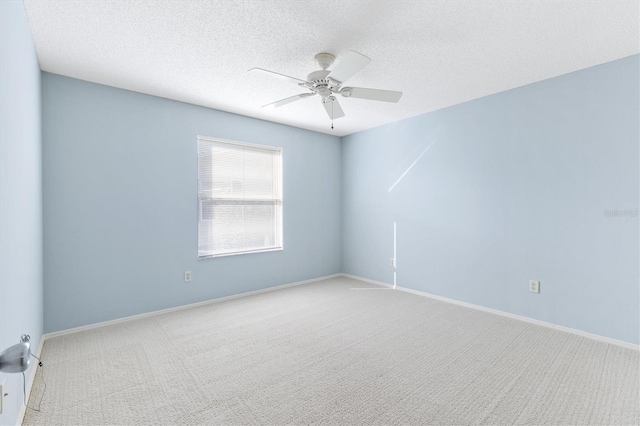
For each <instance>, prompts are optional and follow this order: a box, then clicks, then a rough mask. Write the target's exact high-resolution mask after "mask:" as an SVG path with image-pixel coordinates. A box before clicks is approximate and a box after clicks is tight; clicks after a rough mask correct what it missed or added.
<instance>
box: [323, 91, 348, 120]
mask: <svg viewBox="0 0 640 426" xmlns="http://www.w3.org/2000/svg"><path fill="white" fill-rule="evenodd" d="M322 104H323V105H324V109H325V110H327V114H329V118H330V119H332V120H335V119H337V118H340V117H344V111H342V107H340V104H339V103H338V100H337V99H336V98H334V97H333V96H332V97H330V98H328V99H326V100H323V101H322Z"/></svg>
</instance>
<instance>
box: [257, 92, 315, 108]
mask: <svg viewBox="0 0 640 426" xmlns="http://www.w3.org/2000/svg"><path fill="white" fill-rule="evenodd" d="M313 95H315V93H300V94H299V95H295V96H291V97H289V98H284V99H280V100H279V101H276V102H272V103H270V104H266V105H263V106H262V108H278V107H281V106H282V105H286V104H290V103H291V102H295V101H299V100H300V99H304V98H308V97H309V96H313Z"/></svg>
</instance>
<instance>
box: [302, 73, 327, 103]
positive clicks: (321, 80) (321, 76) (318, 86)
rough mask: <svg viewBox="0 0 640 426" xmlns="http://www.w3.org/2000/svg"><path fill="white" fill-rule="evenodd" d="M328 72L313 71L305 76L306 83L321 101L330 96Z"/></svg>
mask: <svg viewBox="0 0 640 426" xmlns="http://www.w3.org/2000/svg"><path fill="white" fill-rule="evenodd" d="M329 73H330V71H327V70H319V71H314V72H312V73H311V74H309V75H308V76H307V81H308V82H309V83H311V85H312V86H313V90H314V91H315V92H316V93H317V94H318V95H320V96H321V97H322V98H323V99H324V98H326V97H328V96H331V93H332V92H331V89H332V86H331V82H330V81H329V80H328V79H327V76H328V75H329Z"/></svg>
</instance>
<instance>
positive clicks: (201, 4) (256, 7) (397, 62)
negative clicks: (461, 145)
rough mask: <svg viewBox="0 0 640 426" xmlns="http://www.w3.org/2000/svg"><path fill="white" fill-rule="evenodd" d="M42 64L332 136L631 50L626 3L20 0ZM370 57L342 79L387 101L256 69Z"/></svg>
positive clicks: (630, 7)
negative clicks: (354, 54)
mask: <svg viewBox="0 0 640 426" xmlns="http://www.w3.org/2000/svg"><path fill="white" fill-rule="evenodd" d="M24 3H25V6H26V11H27V15H28V17H29V21H30V24H31V28H32V31H33V35H34V40H35V46H36V50H37V53H38V58H39V61H40V66H41V68H42V70H44V71H48V72H51V73H56V74H62V75H66V76H70V77H75V78H79V79H82V80H88V81H92V82H96V83H101V84H106V85H110V86H115V87H120V88H124V89H129V90H133V91H137V92H142V93H147V94H151V95H156V96H160V97H165V98H169V99H174V100H179V101H184V102H188V103H192V104H196V105H202V106H206V107H211V108H215V109H220V110H224V111H229V112H234V113H238V114H242V115H246V116H250V117H257V118H261V119H264V120H269V121H275V122H278V123H284V124H288V125H292V126H296V127H302V128H305V129H311V130H316V131H319V132H324V133H329V134H334V135H337V136H344V135H347V134H350V133H354V132H357V131H361V130H365V129H368V128H372V127H377V126H380V125H382V124H386V123H390V122H394V121H398V120H401V119H403V118H407V117H412V116H415V115H419V114H422V113H425V112H429V111H433V110H436V109H440V108H443V107H446V106H450V105H454V104H457V103H461V102H465V101H468V100H471V99H475V98H478V97H482V96H486V95H489V94H492V93H497V92H501V91H504V90H508V89H512V88H514V87H518V86H522V85H525V84H529V83H532V82H536V81H540V80H544V79H547V78H551V77H555V76H558V75H561V74H565V73H568V72H572V71H576V70H580V69H583V68H586V67H589V66H593V65H596V64H601V63H604V62H609V61H612V60H615V59H619V58H623V57H626V56H629V55H633V54H637V53H638V52H639V51H640V49H639V45H638V27H639V23H638V8H639V7H640V6H639V4H638V2H637V1H610V0H593V1H588V2H579V1H573V0H562V1H552V2H551V1H550V2H542V1H530V0H526V1H512V0H504V1H482V2H476V1H455V2H454V1H418V0H415V1H410V0H403V1H381V0H377V1H371V0H360V1H354V0H323V1H322V2H300V1H298V0H256V1H229V0H218V1H215V0H214V1H212V0H206V1H197V0H192V1H183V0H179V1H167V0H138V1H131V0H109V1H106V0H103V1H72V0H64V1H62V0H58V1H56V0H25V1H24ZM349 50H355V51H358V52H360V53H362V54H364V55H367V56H369V57H370V58H371V59H372V62H371V63H370V64H369V65H368V66H367V67H366V68H365V69H364V70H363V71H362V72H361V73H359V74H358V75H356V76H355V77H353V78H352V79H351V80H350V81H349V82H348V84H349V85H351V86H359V87H371V88H377V89H387V90H398V91H402V92H404V96H403V98H402V99H401V100H400V102H399V103H398V104H389V103H382V102H373V101H364V100H361V99H346V98H342V97H340V98H339V101H340V103H341V104H342V107H343V109H344V112H345V113H346V117H345V118H341V119H339V120H336V122H335V130H333V131H332V130H331V129H330V122H329V119H328V117H327V115H326V113H325V111H324V109H323V107H322V105H321V103H320V99H319V98H318V97H312V98H308V99H304V100H301V101H298V102H296V103H293V104H289V105H287V106H284V107H282V108H279V109H275V110H264V109H261V106H262V105H265V104H268V103H270V102H274V101H277V100H279V99H282V98H285V97H288V96H292V95H295V94H298V93H304V92H305V90H301V89H300V88H299V87H297V86H296V85H295V84H291V83H287V82H284V81H281V80H278V79H273V78H270V77H269V76H265V75H259V74H258V73H255V74H254V73H247V70H248V69H250V68H253V67H261V68H266V69H269V70H273V71H276V72H280V73H283V74H287V75H291V76H294V77H298V78H302V79H306V76H307V74H309V73H310V72H311V71H314V70H316V69H318V67H317V66H316V64H315V63H314V61H313V57H314V55H315V54H317V53H319V52H329V53H333V54H335V55H336V56H337V57H338V59H337V60H339V59H340V56H341V55H342V54H344V53H345V52H348V51H349Z"/></svg>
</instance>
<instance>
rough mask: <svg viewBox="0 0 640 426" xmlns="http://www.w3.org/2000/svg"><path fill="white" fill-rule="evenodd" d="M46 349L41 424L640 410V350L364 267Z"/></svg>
mask: <svg viewBox="0 0 640 426" xmlns="http://www.w3.org/2000/svg"><path fill="white" fill-rule="evenodd" d="M355 288H362V289H355ZM42 360H43V361H44V363H45V366H44V368H43V369H41V370H40V371H39V372H38V375H37V377H36V379H35V383H34V388H33V390H32V393H31V399H30V401H29V404H30V405H31V406H37V404H38V401H39V398H40V395H41V392H42V381H41V374H42V373H43V372H44V378H45V380H46V382H47V389H46V393H45V395H44V400H43V401H42V407H41V411H40V412H35V411H31V410H27V411H28V412H27V415H26V417H25V422H24V424H27V425H31V424H46V425H74V424H83V425H98V424H121V425H159V424H242V425H254V424H270V425H284V424H311V423H313V424H331V425H333V424H363V425H368V424H419V425H424V424H447V425H453V424H456V425H458V424H472V423H474V424H475V423H481V424H599V425H602V424H607V425H611V424H638V423H640V408H639V407H640V406H639V402H640V395H639V377H638V376H639V363H640V357H639V352H637V351H634V350H631V349H625V348H622V347H619V346H614V345H609V344H606V343H603V342H599V341H595V340H591V339H587V338H582V337H579V336H576V335H572V334H568V333H565V332H561V331H557V330H554V329H550V328H546V327H541V326H537V325H532V324H529V323H526V322H521V321H518V320H513V319H509V318H505V317H501V316H497V315H493V314H489V313H484V312H481V311H477V310H473V309H468V308H464V307H460V306H456V305H452V304H448V303H444V302H439V301H435V300H432V299H429V298H426V297H421V296H417V295H413V294H409V293H406V292H402V291H397V290H389V289H381V288H379V287H375V286H372V285H370V284H365V283H363V282H360V281H355V280H351V279H348V278H335V279H331V280H327V281H321V282H316V283H313V284H306V285H301V286H296V287H290V288H286V289H282V290H278V291H273V292H268V293H263V294H258V295H254V296H249V297H244V298H239V299H235V300H230V301H226V302H220V303H214V304H210V305H206V306H201V307H197V308H192V309H188V310H183V311H178V312H173V313H168V314H163V315H157V316H153V317H148V318H144V319H140V320H135V321H130V322H126V323H121V324H116V325H111V326H106V327H101V328H96V329H93V330H89V331H84V332H79V333H75V334H70V335H66V336H60V337H56V338H52V339H49V340H47V341H46V343H45V346H44V349H43V353H42Z"/></svg>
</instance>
